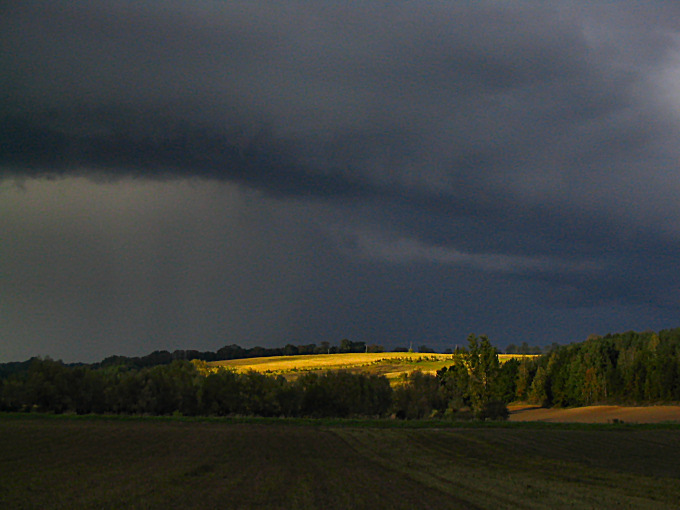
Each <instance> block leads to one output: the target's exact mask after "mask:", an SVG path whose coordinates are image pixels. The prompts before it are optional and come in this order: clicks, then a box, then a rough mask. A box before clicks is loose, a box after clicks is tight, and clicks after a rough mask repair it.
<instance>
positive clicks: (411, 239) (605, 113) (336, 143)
mask: <svg viewBox="0 0 680 510" xmlns="http://www.w3.org/2000/svg"><path fill="white" fill-rule="evenodd" d="M677 19H680V9H679V8H678V7H677V6H675V5H674V4H672V3H669V2H646V3H644V7H642V4H640V3H639V2H617V3H600V4H595V5H593V4H592V2H579V1H568V2H485V1H480V2H428V3H425V4H423V3H419V4H414V3H412V2H379V1H371V2H345V3H342V4H337V3H331V2H307V1H302V0H300V1H277V2H258V1H250V2H212V1H199V2H183V1H179V0H175V1H170V2H163V3H162V4H160V3H155V2H134V3H132V2H124V1H112V2H61V1H53V2H42V1H25V2H15V3H12V4H11V5H7V6H5V7H3V16H2V17H1V19H0V47H1V48H3V50H2V52H1V53H0V68H2V69H3V72H2V73H0V91H1V92H0V179H4V180H5V182H6V181H7V180H8V179H14V178H24V179H39V178H42V177H62V178H65V182H71V181H70V178H71V177H74V176H82V177H87V178H90V179H93V180H97V181H98V182H102V181H103V182H109V183H119V184H120V185H123V183H125V182H127V180H128V179H129V178H133V179H144V180H145V181H144V182H147V181H148V182H151V183H156V184H159V183H161V182H162V183H165V184H168V183H171V184H172V183H174V185H177V186H179V187H180V188H181V186H182V185H183V184H182V183H183V182H184V181H185V180H188V179H189V180H190V179H198V180H199V181H201V182H204V183H212V184H213V185H215V186H227V185H228V186H231V185H232V184H233V185H236V186H237V187H239V189H242V188H243V189H246V188H247V189H250V190H251V192H253V193H255V196H257V197H258V199H257V200H261V201H263V203H264V202H266V203H267V204H269V206H271V207H281V208H282V209H286V208H287V207H289V206H290V204H292V203H296V204H303V205H304V207H307V208H308V209H306V210H305V211H306V212H305V214H306V215H309V216H317V215H318V216H319V220H318V221H319V223H320V229H321V230H322V231H324V232H325V234H324V235H326V236H328V239H331V240H335V241H328V239H326V238H325V237H324V241H320V240H319V239H317V238H315V239H316V241H318V242H320V243H322V244H323V246H322V247H317V246H312V244H313V243H311V242H306V241H305V242H303V241H301V240H300V239H298V241H299V242H298V243H297V244H296V242H295V241H292V244H293V245H294V246H296V245H299V246H300V247H301V248H300V250H302V246H305V247H307V248H309V249H311V250H316V252H317V253H318V257H319V264H320V266H319V268H318V270H317V271H316V272H315V273H314V274H315V275H316V277H315V278H318V280H315V279H314V278H312V281H316V282H317V283H318V282H321V281H324V280H332V281H335V280H334V276H333V271H334V269H333V268H342V270H345V271H347V272H348V274H350V275H354V276H356V278H364V279H365V280H366V281H367V282H370V281H372V278H375V279H376V281H377V282H379V285H378V284H377V285H378V287H379V288H380V289H382V290H385V289H389V288H392V286H395V288H396V287H399V285H401V283H394V284H392V283H390V281H388V280H389V278H387V277H385V279H381V277H379V276H378V275H381V274H388V275H389V276H390V278H393V279H394V281H395V282H402V283H403V285H404V286H406V285H407V283H405V282H406V280H407V278H406V277H405V276H403V275H400V274H398V272H399V270H398V269H395V268H394V267H393V266H394V264H386V261H387V260H400V261H401V263H402V264H403V265H406V266H408V267H409V268H420V267H426V269H423V274H422V275H421V276H422V278H423V281H427V282H430V283H432V285H436V283H437V281H438V279H437V277H435V276H433V274H435V273H436V272H437V271H439V272H442V273H447V272H448V271H452V273H450V274H451V275H453V276H451V279H452V280H451V281H454V283H455V285H454V283H452V284H451V285H452V286H456V287H457V288H459V287H458V286H460V285H463V284H469V283H470V279H472V277H471V276H469V277H466V278H467V279H465V278H463V277H462V276H460V275H459V274H458V273H455V270H456V268H459V267H460V266H461V265H462V266H464V267H465V268H466V270H467V271H469V272H470V274H474V276H475V278H481V279H482V281H483V285H486V286H487V287H488V288H489V289H491V288H494V289H496V290H498V291H499V292H500V291H501V290H503V289H504V290H505V291H506V292H509V293H512V292H516V293H518V294H521V295H522V296H534V297H533V298H532V299H533V301H531V303H534V304H535V303H540V304H541V306H540V307H539V308H541V309H543V308H542V306H543V304H545V303H544V301H543V300H542V299H541V297H540V296H538V297H536V296H537V295H538V294H540V293H541V292H544V291H545V292H547V293H548V294H549V295H551V296H553V297H552V298H548V299H546V300H545V302H548V303H551V306H553V307H554V309H559V308H560V307H562V306H565V307H567V308H570V309H572V311H573V307H575V306H578V304H579V303H586V304H587V305H588V306H590V307H601V306H611V307H612V309H613V308H615V307H619V308H617V310H618V312H616V313H618V314H619V315H618V316H619V317H620V316H624V315H625V313H624V312H623V311H621V310H624V309H627V308H626V307H630V306H642V305H641V304H644V306H651V307H658V308H659V309H665V310H669V309H672V307H673V306H675V305H674V299H675V297H676V296H677V293H676V291H675V290H674V289H676V288H678V287H679V286H678V285H677V276H676V272H677V271H676V267H675V266H676V264H675V262H674V260H676V257H677V256H678V255H679V254H680V248H679V247H678V240H679V239H680V231H679V230H678V225H680V206H679V205H678V201H677V196H678V194H679V193H680V181H679V180H678V178H677V162H678V160H679V157H680V149H679V148H678V144H677V139H678V136H679V135H680V94H679V93H678V92H677V90H678V88H677V84H676V81H677V77H678V76H680V56H679V55H680V39H679V38H678V30H677V27H676V26H675V25H676V24H675V20H677ZM57 182H59V181H57ZM159 185H160V184H159ZM273 199H275V200H273ZM271 200H273V201H271ZM272 204H278V206H275V205H272ZM329 211H330V212H329ZM4 221H5V223H8V222H9V220H7V219H5V220H4ZM17 221H18V220H17ZM178 221H179V220H178ZM210 221H214V219H211V220H210ZM249 221H256V220H255V219H254V218H250V220H249ZM286 228H291V227H290V225H288V226H287V227H286ZM338 231H341V232H371V236H373V235H374V234H373V232H375V237H374V238H370V236H365V237H364V238H362V239H363V240H361V239H360V242H359V245H355V246H354V247H355V252H356V253H352V252H350V253H347V252H345V251H342V245H343V241H342V240H338V239H342V235H340V236H339V237H338V236H335V234H336V233H337V232H338ZM244 232H246V233H248V234H251V235H253V236H255V235H256V234H253V233H252V230H250V229H247V228H244ZM302 232H305V234H302ZM244 235H246V234H244ZM304 235H309V234H308V230H306V229H302V230H301V231H297V230H295V229H293V230H291V231H290V236H291V237H294V236H304ZM282 237H285V236H282ZM322 237H323V236H322ZM399 240H405V241H399ZM102 242H104V241H102ZM333 242H336V243H338V245H339V246H340V248H338V249H340V252H341V255H337V257H339V258H335V256H334V255H332V254H331V253H329V252H330V251H331V250H332V248H331V247H330V245H326V244H324V243H331V244H332V243H333ZM355 243H356V239H355ZM361 243H363V245H362V244H361ZM199 244H200V243H199ZM148 249H151V248H148ZM362 249H363V251H364V252H365V253H369V254H372V255H373V257H366V258H364V259H362V258H361V257H355V255H356V254H357V253H361V250H362ZM254 251H257V250H255V249H254ZM294 251H295V250H294V249H292V248H291V253H292V252H294ZM299 255H300V256H302V252H300V253H299ZM294 259H295V256H293V255H291V256H290V257H289V259H287V260H289V261H290V260H294ZM175 262H177V261H175ZM177 263H178V264H180V263H179V262H177ZM172 265H173V264H170V263H169V266H168V267H170V266H172ZM397 265H399V264H397ZM388 266H389V267H388ZM584 267H585V268H587V269H588V270H586V271H584V270H583V268H584ZM435 268H436V269H435ZM593 268H595V269H597V270H592V269H593ZM363 271H365V272H363ZM383 272H384V273H383ZM395 272H396V273H397V274H395ZM458 272H460V271H458ZM454 273H455V275H454ZM447 274H449V273H447ZM457 278H463V279H465V281H464V282H463V281H462V280H458V279H457ZM349 279H350V280H351V277H350V278H349ZM508 282H512V283H508ZM408 284H409V285H415V283H414V282H413V281H409V283H408ZM318 285H319V286H320V287H323V285H322V284H321V283H318ZM345 285H346V284H345V283H344V282H338V281H335V283H334V284H333V285H330V286H329V290H328V292H329V294H328V295H331V293H332V292H336V293H337V294H338V295H341V296H344V297H343V299H344V300H345V301H346V303H349V304H348V307H349V308H352V306H351V303H352V302H354V303H356V301H352V299H353V298H352V297H351V290H350V288H349V287H345ZM366 285H367V286H368V284H366ZM509 285H517V287H516V288H513V289H512V290H509V289H508V286H509ZM331 288H332V289H334V290H331ZM418 288H419V289H420V291H419V292H421V295H426V294H427V287H426V286H425V285H424V284H423V286H419V287H418ZM517 289H520V290H517ZM541 289H542V290H541ZM549 291H550V292H549ZM140 292H141V291H140ZM375 292H376V293H377V292H379V290H376V291H375ZM442 292H444V291H442ZM366 293H367V295H370V296H372V297H371V299H372V303H374V304H375V306H376V307H378V304H377V303H379V301H380V300H379V298H378V297H377V294H376V295H373V294H372V293H371V292H369V291H368V290H366ZM480 295H481V291H480ZM305 299H306V298H305ZM324 299H328V300H329V302H330V301H332V299H331V298H329V297H327V296H326V297H322V296H320V294H319V293H315V294H314V297H313V299H312V301H315V302H323V301H324ZM354 299H355V300H356V299H358V298H354ZM433 300H434V298H433ZM426 301H427V300H426ZM430 304H431V306H432V307H433V309H436V310H439V312H441V316H438V317H439V318H438V320H439V321H440V322H439V324H440V326H438V327H439V331H440V333H439V334H443V333H441V331H443V329H444V326H443V325H441V324H443V320H442V319H441V317H444V316H445V315H446V312H445V307H444V305H442V304H437V303H434V302H431V303H430ZM399 306H401V305H399V304H397V303H394V308H393V309H399ZM404 306H405V305H404ZM494 306H496V309H498V310H502V309H503V303H502V300H501V299H500V298H498V300H497V301H496V303H495V305H494ZM506 306H510V305H509V304H508V305H506ZM526 306H527V308H530V307H531V304H530V303H529V302H528V301H527V304H526ZM536 306H538V305H536ZM584 306H585V305H584ZM466 310H467V312H468V313H469V314H470V316H475V313H476V312H475V311H474V310H468V309H466ZM505 310H506V311H507V308H505ZM420 311H421V313H426V312H424V311H423V310H420ZM291 313H292V312H291ZM337 313H338V316H337V317H343V318H346V316H347V315H345V313H344V312H343V313H340V312H337ZM433 313H434V312H433ZM499 313H501V315H502V313H505V312H499ZM507 313H508V314H509V315H513V313H510V312H507ZM527 313H528V312H527ZM584 313H585V312H584ZM613 313H614V312H612V314H613ZM636 313H639V314H641V315H640V316H642V312H640V311H639V310H638V312H636ZM645 313H648V314H650V315H654V313H653V312H650V311H649V309H647V311H646V312H645ZM663 313H665V312H663ZM663 313H662V312H659V316H662V315H663ZM348 314H349V312H348ZM460 314H462V312H460ZM435 315H436V313H435ZM612 316H613V315H612ZM459 318H460V319H461V320H463V319H462V315H460V316H459ZM319 320H321V319H319ZM333 320H335V321H336V324H337V325H338V326H337V328H340V326H339V324H340V323H341V322H342V320H341V319H340V318H336V319H333ZM583 320H585V319H583ZM368 322H370V320H369V319H368V318H365V321H364V324H366V323H368ZM544 324H545V323H544ZM470 325H473V324H472V323H470ZM673 325H674V324H673ZM319 327H321V326H320V325H319ZM411 327H412V329H411V331H415V329H416V328H415V327H414V326H411ZM515 329H516V330H517V328H515Z"/></svg>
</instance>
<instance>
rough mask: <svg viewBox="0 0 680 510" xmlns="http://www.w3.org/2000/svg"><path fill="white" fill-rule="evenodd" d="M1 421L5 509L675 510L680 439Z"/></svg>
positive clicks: (636, 433)
mask: <svg viewBox="0 0 680 510" xmlns="http://www.w3.org/2000/svg"><path fill="white" fill-rule="evenodd" d="M360 425H362V424H360V423H353V424H350V425H349V426H347V425H345V426H341V425H340V424H337V425H334V424H332V423H327V424H325V425H324V424H322V423H318V422H317V423H316V424H297V423H296V422H289V421H276V420H275V421H269V422H264V423H258V422H251V423H240V424H239V423H232V422H228V421H225V422H200V421H178V420H149V419H145V420H141V419H140V420H113V419H95V418H86V419H74V418H59V417H49V416H16V415H0V473H2V476H0V507H2V508H167V507H171V508H285V509H294V508H300V509H305V508H325V509H334V508H337V509H347V508H367V509H368V508H371V509H375V508H409V509H411V508H437V509H441V508H462V509H465V508H616V507H622V508H676V507H677V505H678V502H679V501H680V463H678V462H677V459H678V458H680V429H678V428H658V427H657V428H653V429H644V428H634V427H614V428H602V427H597V426H590V427H588V428H583V427H581V428H580V429H578V428H577V429H573V428H565V427H561V426H555V425H553V426H548V425H543V426H541V428H536V426H535V425H534V426H529V425H521V426H519V427H518V426H517V424H515V425H514V426H509V427H502V428H501V427H499V428H451V429H443V428H402V427H399V426H392V425H389V424H387V426H386V427H385V426H381V425H377V424H372V423H370V422H367V423H366V424H364V425H362V426H360Z"/></svg>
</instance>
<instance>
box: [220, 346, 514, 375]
mask: <svg viewBox="0 0 680 510" xmlns="http://www.w3.org/2000/svg"><path fill="white" fill-rule="evenodd" d="M454 357H455V355H453V354H421V353H408V352H379V353H346V354H314V355H306V356H274V357H268V358H246V359H235V360H226V361H213V362H210V363H208V366H209V367H220V366H221V367H227V368H232V369H235V370H239V371H246V370H255V371H257V372H264V373H271V374H281V375H284V376H286V377H290V378H294V377H295V376H296V375H298V374H300V373H302V372H309V371H317V370H318V371H323V370H348V371H352V372H359V371H360V372H365V373H369V374H378V375H384V376H385V377H387V378H388V379H392V380H393V379H396V378H398V377H399V376H401V375H402V374H405V373H410V372H413V371H414V370H421V371H422V372H425V373H431V374H434V373H435V372H436V371H437V370H439V369H441V368H442V367H447V366H450V365H451V364H452V363H453V359H454ZM521 357H523V355H521V354H501V355H499V359H500V361H501V362H503V361H506V360H508V359H511V358H521Z"/></svg>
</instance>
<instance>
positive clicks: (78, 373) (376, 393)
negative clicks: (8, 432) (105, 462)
mask: <svg viewBox="0 0 680 510" xmlns="http://www.w3.org/2000/svg"><path fill="white" fill-rule="evenodd" d="M475 342H476V340H475ZM471 345H472V343H471ZM482 345H485V346H486V347H485V348H486V349H489V352H488V353H487V354H488V356H486V358H484V359H485V360H486V361H483V362H482V361H480V362H479V363H477V362H476V361H475V360H476V359H477V358H480V360H481V359H482V358H483V356H482V354H481V351H480V352H475V351H471V352H469V353H468V352H467V351H466V352H465V353H464V354H463V355H461V357H460V360H459V363H458V362H457V363H458V365H456V366H460V368H459V369H455V370H454V368H453V367H452V369H451V372H449V373H450V374H453V373H454V372H455V373H458V374H459V377H456V378H450V377H448V375H447V374H445V373H444V372H445V371H444V372H442V373H441V374H439V375H438V376H437V377H435V376H432V375H427V374H422V373H420V372H415V373H413V374H411V375H410V376H407V377H405V378H404V380H402V381H401V382H400V384H399V385H398V386H397V387H396V388H394V389H393V388H392V387H391V386H390V384H389V381H388V380H387V378H385V377H384V376H377V375H368V374H364V373H351V372H347V371H330V372H323V373H317V372H308V373H305V374H303V375H301V376H300V377H299V378H297V379H296V380H295V381H287V380H286V379H284V378H283V377H282V376H272V375H265V374H261V373H257V372H253V371H250V372H245V373H239V372H236V371H233V370H228V369H224V368H222V369H219V370H218V371H216V372H211V371H208V370H206V367H205V362H202V361H198V360H197V361H194V362H189V361H184V360H176V361H173V362H172V363H171V364H169V365H158V366H155V367H147V368H141V369H134V368H130V367H129V366H118V367H90V366H68V365H64V364H63V363H61V362H58V361H53V360H50V359H37V358H36V359H34V360H32V362H31V363H30V365H29V367H28V369H27V370H25V371H21V372H17V373H14V374H12V375H10V376H7V377H5V378H3V379H0V410H3V411H35V412H52V413H67V412H73V413H79V414H87V413H99V414H104V413H116V414H149V415H168V414H173V413H180V414H182V415H189V416H193V415H217V416H227V415H252V416H290V417H298V416H299V417H340V418H343V417H383V416H388V415H394V416H397V417H400V418H425V417H432V416H444V415H455V414H456V413H458V411H460V410H461V409H463V408H467V409H469V410H472V411H474V412H477V413H478V414H479V415H480V416H484V417H492V416H491V414H493V416H496V417H504V416H505V415H506V414H507V413H506V412H504V411H503V408H504V406H502V408H500V409H501V410H500V412H495V413H491V414H489V409H491V408H493V405H495V406H496V408H499V407H498V403H496V404H492V405H491V407H489V403H490V402H491V401H497V400H499V397H500V394H499V393H498V392H497V390H498V389H499V388H500V387H499V386H498V385H497V384H496V382H497V381H500V380H501V379H500V378H498V377H497V375H499V374H500V373H501V370H500V368H499V364H498V356H497V355H496V351H495V349H493V348H492V347H491V345H490V344H489V343H488V340H485V343H483V344H482ZM488 362H491V364H492V365H493V366H492V367H491V368H489V366H487V364H488ZM468 366H469V367H472V368H471V372H470V374H471V375H470V376H469V377H467V378H465V377H460V375H461V374H463V373H467V372H468V369H467V368H465V367H468ZM474 366H478V367H484V370H486V371H487V373H486V375H483V374H482V372H481V371H480V370H481V368H479V369H474ZM508 367H514V365H512V364H510V365H508ZM514 369H516V367H514ZM475 370H476V371H475ZM480 377H484V378H485V383H486V382H487V381H488V383H489V384H488V388H487V387H486V386H484V387H483V386H479V382H480V380H481V379H479V378H480ZM506 379H507V380H509V381H510V382H511V384H514V383H513V378H512V377H509V378H508V377H506ZM492 380H493V384H492ZM492 388H493V390H492ZM507 393H508V395H509V396H513V395H514V391H513V390H510V391H509V392H507ZM459 415H461V414H459Z"/></svg>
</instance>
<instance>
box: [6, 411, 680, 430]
mask: <svg viewBox="0 0 680 510" xmlns="http://www.w3.org/2000/svg"><path fill="white" fill-rule="evenodd" d="M0 420H56V421H59V420H65V421H115V422H185V423H224V424H254V425H277V426H287V425H288V426H305V427H333V428H334V427H340V428H375V429H531V430H593V431H596V430H680V423H678V422H662V423H625V422H616V423H577V422H572V423H563V422H543V421H525V422H519V421H518V422H511V421H480V420H460V421H455V420H396V419H391V418H382V419H370V418H284V417H279V418H272V417H261V416H146V415H120V414H85V415H78V414H50V413H0Z"/></svg>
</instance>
